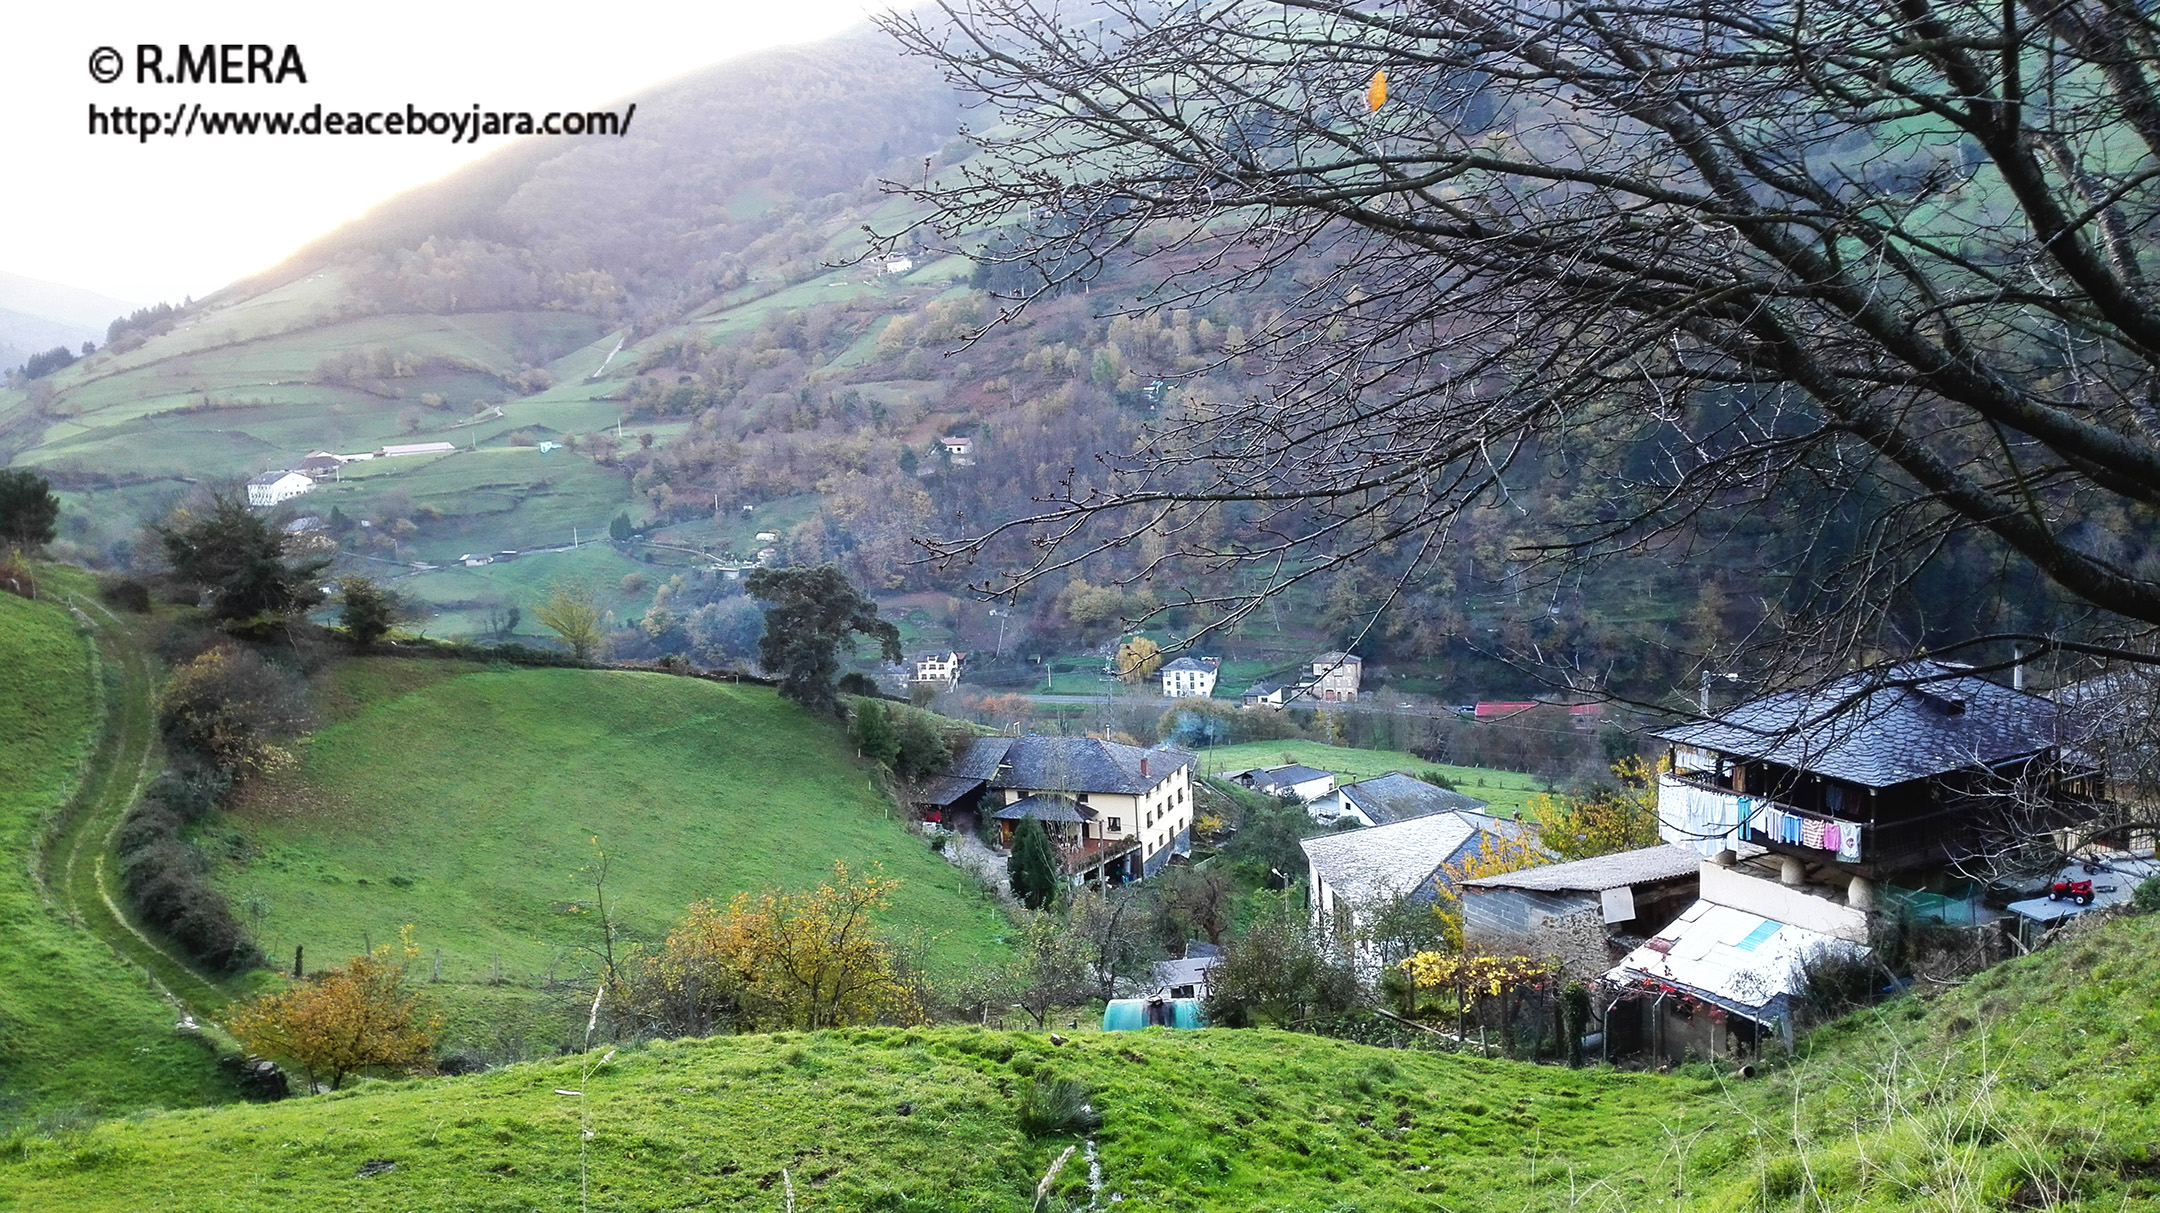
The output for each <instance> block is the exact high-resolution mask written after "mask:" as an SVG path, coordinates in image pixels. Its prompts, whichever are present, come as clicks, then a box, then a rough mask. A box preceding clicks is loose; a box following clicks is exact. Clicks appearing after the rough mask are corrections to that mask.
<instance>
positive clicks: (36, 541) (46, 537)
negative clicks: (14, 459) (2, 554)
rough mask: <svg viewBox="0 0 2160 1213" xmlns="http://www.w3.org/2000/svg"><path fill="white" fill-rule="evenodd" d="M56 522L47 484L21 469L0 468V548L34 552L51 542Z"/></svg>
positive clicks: (53, 500)
mask: <svg viewBox="0 0 2160 1213" xmlns="http://www.w3.org/2000/svg"><path fill="white" fill-rule="evenodd" d="M59 520H60V499H59V498H58V497H55V496H53V494H52V482H51V481H49V480H47V479H45V478H44V477H43V476H40V475H38V474H37V473H36V472H33V471H29V470H28V469H25V468H6V469H0V547H9V548H26V549H29V550H31V551H36V550H37V549H39V548H41V547H44V546H45V545H46V544H48V543H51V542H52V541H53V536H54V535H55V534H56V533H57V532H56V531H55V529H54V524H56V523H57V522H59Z"/></svg>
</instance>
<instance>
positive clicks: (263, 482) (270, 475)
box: [248, 471, 307, 488]
mask: <svg viewBox="0 0 2160 1213" xmlns="http://www.w3.org/2000/svg"><path fill="white" fill-rule="evenodd" d="M287 476H299V477H300V479H302V480H306V479H307V477H306V476H302V475H301V474H300V473H299V472H291V471H277V472H264V473H263V474H262V475H260V476H257V477H256V478H255V479H253V480H250V481H248V483H249V484H251V485H256V486H260V487H263V488H268V487H269V486H271V485H273V484H276V483H277V482H278V481H280V480H283V479H285V478H286V477H287Z"/></svg>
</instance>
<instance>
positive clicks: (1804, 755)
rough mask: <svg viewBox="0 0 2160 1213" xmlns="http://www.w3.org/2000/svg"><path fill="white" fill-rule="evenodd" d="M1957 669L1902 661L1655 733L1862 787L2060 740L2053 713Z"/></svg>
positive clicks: (2036, 699)
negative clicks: (1714, 717)
mask: <svg viewBox="0 0 2160 1213" xmlns="http://www.w3.org/2000/svg"><path fill="white" fill-rule="evenodd" d="M1964 668H1965V667H1962V666H1956V665H1950V664H1947V663H1944V662H1936V661H1916V662H1908V663H1905V664H1903V665H1898V666H1893V667H1890V668H1888V669H1884V670H1873V671H1868V672H1865V673H1860V674H1854V675H1850V676H1848V677H1845V678H1840V679H1838V680H1837V681H1835V682H1831V683H1828V684H1826V685H1824V686H1821V687H1817V688H1814V689H1811V690H1806V691H1788V692H1786V693H1784V694H1780V695H1771V696H1768V697H1766V698H1763V699H1757V700H1755V701H1753V702H1751V703H1744V704H1741V705H1740V706H1738V707H1735V708H1733V709H1731V710H1730V711H1727V712H1725V713H1724V714H1723V715H1721V716H1719V717H1718V718H1717V719H1715V720H1708V721H1704V722H1702V723H1700V724H1690V725H1682V726H1680V727H1678V728H1672V729H1666V730H1663V731H1661V732H1659V733H1657V734H1655V736H1657V737H1660V738H1663V739H1664V740H1667V741H1671V742H1676V743H1678V744H1680V745H1688V746H1697V747H1700V748H1702V749H1708V750H1717V751H1719V752H1721V753H1726V754H1737V755H1740V756H1742V757H1745V758H1754V759H1762V760H1765V761H1769V762H1775V763H1780V764H1782V765H1784V766H1789V767H1793V768H1795V769H1797V770H1802V771H1811V772H1814V773H1815V774H1818V775H1826V776H1829V777H1830V778H1832V779H1841V780H1844V781H1846V782H1848V783H1856V784H1860V785H1861V786H1863V787H1871V788H1887V787H1890V786H1892V785H1894V784H1900V783H1904V782H1906V781H1908V780H1913V779H1925V778H1927V777H1928V776H1930V775H1940V774H1943V773H1944V772H1947V771H1957V770H1965V769H1968V768H1972V767H1983V766H1993V765H1995V764H1997V763H2001V762H2004V761H2007V760H2009V759H2013V758H2022V757H2025V756H2027V755H2031V754H2036V753H2039V752H2040V751H2042V750H2045V749H2048V748H2050V747H2053V746H2055V745H2058V744H2060V742H2061V740H2062V736H2061V734H2062V733H2063V731H2064V729H2063V724H2062V710H2061V709H2060V708H2059V707H2057V706H2056V705H2055V704H2053V703H2051V702H2049V701H2048V700H2046V699H2043V698H2041V697H2040V696H2038V695H2029V694H2027V693H2025V692H2024V691H2013V690H2011V689H2010V688H2008V687H2005V686H2001V685H1999V684H1997V683H1993V682H1989V681H1988V680H1987V679H1985V678H1979V677H1975V676H1973V675H1970V674H1966V673H1964V672H1963V671H1964ZM1886 683H1887V684H1892V685H1885V684H1886Z"/></svg>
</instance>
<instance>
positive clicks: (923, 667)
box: [908, 652, 967, 688]
mask: <svg viewBox="0 0 2160 1213" xmlns="http://www.w3.org/2000/svg"><path fill="white" fill-rule="evenodd" d="M966 656H967V655H966V654H965V653H951V652H946V653H925V654H923V655H922V656H920V657H917V658H916V659H915V669H914V671H913V672H912V673H910V674H909V675H908V681H909V682H917V683H929V684H931V685H933V686H943V687H948V688H949V687H952V686H954V685H957V684H958V683H959V681H960V665H961V662H962V661H963V660H964V659H965V658H966Z"/></svg>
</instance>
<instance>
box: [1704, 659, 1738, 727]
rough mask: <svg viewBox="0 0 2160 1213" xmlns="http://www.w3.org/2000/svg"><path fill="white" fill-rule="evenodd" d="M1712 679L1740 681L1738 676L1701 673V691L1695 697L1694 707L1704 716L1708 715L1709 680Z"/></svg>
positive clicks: (1705, 671)
mask: <svg viewBox="0 0 2160 1213" xmlns="http://www.w3.org/2000/svg"><path fill="white" fill-rule="evenodd" d="M1713 678H1722V679H1724V680H1725V681H1727V682H1738V681H1740V675H1738V674H1713V673H1711V672H1710V671H1708V670H1704V671H1703V672H1702V690H1701V691H1700V692H1698V693H1697V695H1696V701H1695V706H1696V708H1697V709H1698V710H1700V711H1701V713H1702V714H1703V715H1705V716H1708V715H1709V714H1710V680H1711V679H1713Z"/></svg>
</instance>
